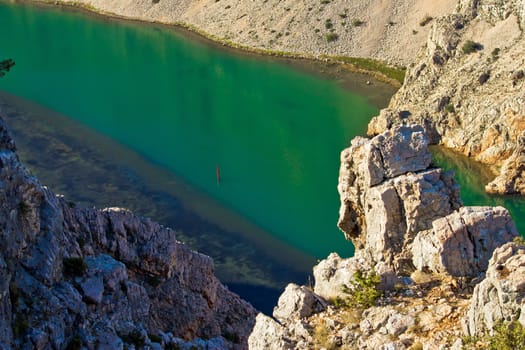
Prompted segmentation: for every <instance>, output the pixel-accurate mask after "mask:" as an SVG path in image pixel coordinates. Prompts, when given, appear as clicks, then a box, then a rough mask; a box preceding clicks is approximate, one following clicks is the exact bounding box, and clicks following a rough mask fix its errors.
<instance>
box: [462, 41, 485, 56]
mask: <svg viewBox="0 0 525 350" xmlns="http://www.w3.org/2000/svg"><path fill="white" fill-rule="evenodd" d="M480 49H481V45H480V44H479V43H477V42H475V41H472V40H467V41H466V42H465V43H464V44H463V47H462V48H461V50H462V51H463V53H464V54H467V55H468V54H471V53H473V52H475V51H478V50H480Z"/></svg>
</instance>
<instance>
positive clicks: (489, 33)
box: [368, 0, 525, 194]
mask: <svg viewBox="0 0 525 350" xmlns="http://www.w3.org/2000/svg"><path fill="white" fill-rule="evenodd" d="M458 9H459V12H458V13H455V14H450V15H448V16H445V17H443V18H440V19H438V20H437V21H436V23H435V24H434V26H433V27H432V32H431V34H430V35H429V37H428V40H427V42H426V45H425V47H424V48H423V49H422V50H421V51H420V53H419V55H418V56H417V58H416V59H415V60H414V63H413V64H411V65H410V67H409V69H408V71H407V75H406V79H405V82H404V84H403V86H402V88H401V89H400V90H399V91H398V92H397V93H396V94H395V95H394V97H393V98H392V100H391V102H390V105H389V107H388V108H387V109H385V110H383V111H381V114H380V115H379V116H378V117H376V118H374V119H373V120H372V121H371V122H370V124H369V128H368V132H369V134H370V135H375V134H378V133H381V132H383V131H384V130H387V129H388V128H390V127H392V126H393V125H401V124H403V123H418V124H421V125H424V126H425V129H426V131H427V135H428V136H429V137H430V139H431V142H432V143H440V144H442V145H444V146H445V147H447V148H451V149H453V150H455V151H457V152H460V153H463V154H465V155H467V156H469V157H472V158H474V159H476V160H478V161H480V162H483V163H486V164H488V165H491V166H493V170H494V172H495V174H499V176H498V177H497V178H496V179H495V180H494V181H493V182H491V183H490V184H488V185H487V188H486V189H487V191H488V192H491V193H501V194H505V193H521V194H525V182H524V170H525V158H524V157H523V156H524V154H525V153H524V152H525V141H524V134H523V132H524V131H525V103H524V101H525V88H524V87H525V79H524V78H525V73H524V72H525V35H524V34H523V28H524V26H525V1H523V0H514V1H507V2H505V3H504V4H503V3H499V2H494V1H460V3H459V6H458Z"/></svg>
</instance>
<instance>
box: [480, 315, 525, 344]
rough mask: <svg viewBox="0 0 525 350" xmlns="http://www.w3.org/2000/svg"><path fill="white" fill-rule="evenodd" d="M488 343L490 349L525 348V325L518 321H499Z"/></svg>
mask: <svg viewBox="0 0 525 350" xmlns="http://www.w3.org/2000/svg"><path fill="white" fill-rule="evenodd" d="M487 343H488V348H487V349H488V350H525V327H523V326H522V325H521V323H519V322H518V321H513V322H507V323H504V322H498V323H497V324H496V325H495V326H494V334H493V335H492V336H489V337H488V338H487Z"/></svg>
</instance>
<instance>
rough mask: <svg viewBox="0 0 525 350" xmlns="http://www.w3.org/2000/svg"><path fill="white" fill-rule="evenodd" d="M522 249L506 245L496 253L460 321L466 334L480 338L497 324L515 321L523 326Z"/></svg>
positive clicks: (524, 281)
mask: <svg viewBox="0 0 525 350" xmlns="http://www.w3.org/2000/svg"><path fill="white" fill-rule="evenodd" d="M524 276H525V246H524V245H523V244H522V243H507V244H505V245H504V246H502V247H500V248H498V249H496V251H494V255H493V256H492V259H490V262H489V266H488V268H487V273H486V277H485V279H484V280H483V281H482V282H481V283H480V284H478V285H477V286H476V288H474V293H473V295H472V300H471V301H470V306H469V309H468V311H467V313H466V316H465V318H464V320H463V327H464V331H465V333H466V334H468V335H471V336H482V335H484V334H486V333H487V332H491V331H492V330H493V328H494V325H496V324H497V322H498V321H515V320H518V321H519V322H521V324H522V325H524V326H525V277H524Z"/></svg>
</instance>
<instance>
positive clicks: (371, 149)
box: [249, 125, 525, 350]
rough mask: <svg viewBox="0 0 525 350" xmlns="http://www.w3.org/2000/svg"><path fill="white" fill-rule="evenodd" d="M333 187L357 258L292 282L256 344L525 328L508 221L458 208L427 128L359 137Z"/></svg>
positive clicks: (389, 345) (328, 262) (418, 340)
mask: <svg viewBox="0 0 525 350" xmlns="http://www.w3.org/2000/svg"><path fill="white" fill-rule="evenodd" d="M338 189H339V193H340V196H341V211H340V218H339V227H340V228H341V229H342V230H343V232H344V233H345V236H346V237H347V239H350V240H352V242H353V243H354V245H355V247H356V252H355V255H354V257H352V258H348V259H342V258H340V257H339V256H338V255H337V254H331V255H330V256H329V257H328V258H327V259H325V260H323V261H321V262H320V263H319V264H318V265H317V266H315V267H314V271H313V273H314V277H315V285H314V286H313V288H311V287H305V286H303V287H300V286H296V285H289V286H288V287H287V288H286V290H285V291H284V293H283V294H282V295H281V297H280V299H279V303H278V305H277V306H276V307H275V309H274V312H273V316H274V318H275V319H272V318H270V317H268V316H264V315H262V314H260V315H258V316H257V321H256V325H255V328H254V332H253V333H252V334H251V336H250V338H249V344H250V348H251V349H314V348H323V347H324V348H327V349H330V348H341V349H399V350H401V349H410V348H412V347H413V349H416V348H423V349H449V348H452V349H458V350H459V349H461V348H462V346H463V345H465V344H463V343H462V337H463V336H464V335H472V336H479V335H483V334H486V333H487V332H490V331H492V330H493V328H494V325H496V324H497V322H498V321H499V320H506V321H511V320H519V322H522V323H523V324H525V319H524V316H523V312H522V310H524V308H525V304H524V298H523V287H522V286H523V274H522V273H523V259H522V258H523V255H524V252H525V246H523V245H522V244H521V243H519V242H514V243H513V241H514V240H515V238H516V237H517V235H518V233H517V231H516V227H515V224H514V222H513V221H512V219H511V218H510V215H509V213H508V212H507V210H506V209H504V208H502V207H465V206H462V204H461V202H460V200H459V196H458V193H459V189H458V186H457V184H456V183H455V181H454V179H453V177H452V175H451V174H450V173H446V172H444V171H442V170H441V169H439V168H434V167H432V166H431V156H430V153H429V151H428V139H427V137H426V133H425V130H424V128H423V127H421V126H416V125H410V126H399V127H393V128H392V129H391V130H388V131H386V132H384V133H382V134H380V135H378V136H376V137H374V138H372V139H364V138H361V137H357V138H355V139H354V140H353V141H352V145H351V147H350V148H348V149H346V150H344V151H343V152H342V154H341V170H340V175H339V186H338ZM372 271H373V273H372ZM485 271H487V272H486V274H485ZM374 273H375V274H377V277H374V276H375V275H374ZM480 282H481V283H480ZM478 283H479V284H478Z"/></svg>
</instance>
